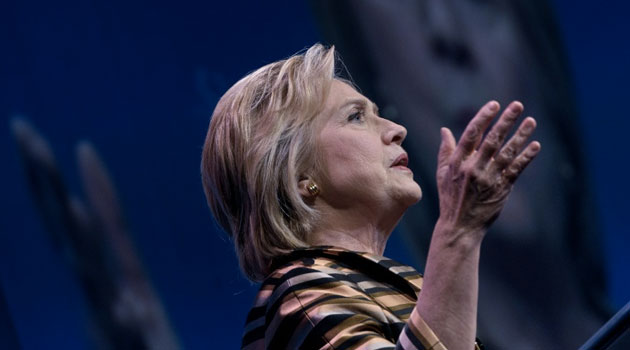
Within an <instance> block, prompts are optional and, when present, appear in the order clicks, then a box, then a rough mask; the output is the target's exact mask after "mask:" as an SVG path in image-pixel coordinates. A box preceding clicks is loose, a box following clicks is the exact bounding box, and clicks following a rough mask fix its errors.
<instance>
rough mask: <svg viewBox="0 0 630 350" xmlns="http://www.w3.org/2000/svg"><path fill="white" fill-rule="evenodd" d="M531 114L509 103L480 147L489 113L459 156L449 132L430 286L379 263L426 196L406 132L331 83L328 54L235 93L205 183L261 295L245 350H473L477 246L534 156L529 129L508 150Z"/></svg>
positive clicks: (239, 86)
mask: <svg viewBox="0 0 630 350" xmlns="http://www.w3.org/2000/svg"><path fill="white" fill-rule="evenodd" d="M522 110H523V106H522V105H521V104H520V103H519V102H513V103H512V104H510V106H508V108H506V110H505V111H504V112H503V113H502V114H501V117H500V118H499V120H498V121H497V122H496V123H495V124H494V126H493V127H492V128H491V129H490V131H489V132H488V134H487V136H486V137H483V134H484V131H485V130H486V129H488V128H489V125H490V124H491V122H492V120H493V119H494V117H495V116H496V115H497V113H498V111H499V104H498V103H497V102H495V101H491V102H489V103H487V104H486V105H485V106H483V107H482V108H481V109H480V110H479V112H478V113H477V114H476V116H475V117H474V118H473V119H472V120H471V121H470V123H469V124H468V126H467V127H466V129H465V131H464V133H463V135H462V137H461V138H460V140H459V142H456V140H455V138H454V137H453V135H452V133H451V132H450V130H448V129H446V128H442V130H441V136H442V144H441V147H440V151H439V154H438V169H437V182H438V188H439V193H440V218H439V220H438V222H437V223H436V225H435V229H434V232H433V238H432V242H431V248H430V250H429V255H428V258H427V264H426V271H425V276H424V278H422V277H421V276H420V275H419V274H418V273H417V272H415V270H414V269H413V268H411V267H408V266H404V265H401V264H399V263H396V262H394V261H392V260H389V259H387V258H384V257H382V254H383V251H384V249H385V245H386V242H387V239H388V237H389V235H390V233H391V232H392V230H393V229H394V227H395V226H396V224H397V222H398V221H399V220H400V218H401V217H402V215H403V214H404V212H405V210H406V209H407V208H409V207H410V206H411V205H413V204H415V203H416V202H418V201H419V200H420V198H421V196H422V191H421V189H420V187H419V186H418V184H417V183H416V182H415V181H414V180H413V174H412V173H411V171H410V170H409V169H408V168H407V161H408V158H407V155H406V153H405V152H404V150H403V149H402V147H401V144H402V142H403V140H404V138H405V135H406V130H405V128H403V127H402V126H400V125H397V124H395V123H393V122H391V121H388V120H386V119H383V118H381V117H379V115H378V109H377V108H376V106H375V105H374V104H373V103H372V102H371V101H369V100H368V99H367V98H365V97H364V96H362V95H361V94H360V93H358V92H357V91H356V90H355V89H354V88H353V87H352V86H351V85H350V84H349V83H347V82H345V81H343V80H342V79H340V78H338V77H336V76H335V54H334V49H333V48H331V49H326V48H324V47H323V46H321V45H319V44H317V45H314V46H313V47H311V48H310V49H309V50H308V51H306V53H304V54H303V55H296V56H294V57H291V58H289V59H287V60H282V61H278V62H275V63H272V64H269V65H267V66H264V67H262V68H260V69H258V70H256V71H255V72H253V73H251V74H249V75H248V76H246V77H245V78H243V79H241V80H240V81H239V82H237V83H236V84H235V85H234V86H233V87H232V88H230V89H229V90H228V91H227V92H226V93H225V95H224V96H223V97H222V98H221V100H220V101H219V103H218V104H217V107H216V109H215V111H214V114H213V116H212V120H211V122H210V128H209V130H208V135H207V137H206V142H205V145H204V149H203V156H202V165H201V171H202V180H203V184H204V189H205V192H206V196H207V198H208V204H209V206H210V208H211V210H212V212H213V214H214V216H215V218H216V219H217V221H218V222H219V224H220V225H221V226H222V227H223V229H225V230H226V231H227V232H228V233H229V234H230V235H231V236H232V237H233V239H234V242H235V246H236V252H237V255H238V257H239V261H240V264H241V267H242V269H243V271H244V273H245V274H246V275H247V276H248V277H249V278H250V279H252V280H255V281H263V283H262V287H261V289H260V292H259V294H258V296H257V298H256V301H255V303H254V307H253V308H252V310H251V312H250V313H249V315H248V317H247V324H246V327H245V335H244V337H243V348H246V349H259V348H269V349H285V348H308V349H311V348H325V349H340V348H343V349H345V348H366V349H382V348H393V347H394V346H396V347H400V348H402V349H415V348H419V349H445V348H448V349H467V350H469V349H472V348H473V344H474V343H475V330H476V315H477V309H476V308H477V279H478V265H479V252H480V246H481V241H482V240H483V237H484V234H485V232H486V230H487V228H488V226H489V225H490V224H491V223H492V221H493V220H494V219H496V217H497V215H498V214H499V212H500V210H501V208H502V207H503V204H504V203H505V200H506V198H507V196H508V194H509V192H510V190H511V188H512V184H513V183H514V181H515V180H516V178H517V177H518V175H519V174H520V173H521V172H522V171H523V169H524V168H525V167H526V166H527V165H528V164H529V162H530V161H531V160H532V159H533V158H534V156H535V155H536V154H537V153H538V151H539V150H540V144H539V143H538V142H535V141H534V142H531V143H529V144H528V145H526V141H527V139H528V138H529V136H530V135H531V133H532V132H533V130H534V128H535V126H536V123H535V121H534V119H532V118H530V117H528V118H526V119H525V120H524V121H523V122H522V123H521V124H520V126H519V128H518V130H517V131H516V133H515V135H514V136H513V137H512V138H510V140H509V141H508V142H507V143H506V145H505V146H503V147H501V145H502V144H503V142H504V140H505V138H506V135H507V133H508V132H509V130H510V129H511V128H512V126H513V125H514V123H515V121H516V119H517V118H518V116H519V115H520V113H521V112H522ZM521 150H522V151H521ZM420 289H422V290H421V291H420Z"/></svg>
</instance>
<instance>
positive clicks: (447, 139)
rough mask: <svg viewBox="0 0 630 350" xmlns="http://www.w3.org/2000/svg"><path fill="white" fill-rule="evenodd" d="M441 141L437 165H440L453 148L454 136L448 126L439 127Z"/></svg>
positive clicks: (451, 152)
mask: <svg viewBox="0 0 630 350" xmlns="http://www.w3.org/2000/svg"><path fill="white" fill-rule="evenodd" d="M440 134H442V142H441V143H440V150H439V151H438V167H439V166H442V165H443V164H444V163H445V162H446V161H447V160H448V158H449V157H450V156H451V154H453V151H454V150H455V137H454V136H453V133H452V132H451V130H450V129H449V128H441V129H440Z"/></svg>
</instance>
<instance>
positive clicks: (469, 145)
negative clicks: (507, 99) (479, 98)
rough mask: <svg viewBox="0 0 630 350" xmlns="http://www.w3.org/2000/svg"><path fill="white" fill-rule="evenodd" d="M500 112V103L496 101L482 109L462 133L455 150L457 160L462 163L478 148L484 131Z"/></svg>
mask: <svg viewBox="0 0 630 350" xmlns="http://www.w3.org/2000/svg"><path fill="white" fill-rule="evenodd" d="M498 111H499V103H498V102H496V101H490V102H488V103H486V104H485V105H484V106H483V107H481V109H480V110H479V112H477V114H476V115H475V117H474V118H473V119H472V120H471V121H470V123H468V125H467V126H466V129H465V130H464V133H462V136H461V138H460V139H459V144H458V145H457V148H456V149H455V159H457V160H459V161H462V160H464V158H466V157H467V156H468V155H470V154H471V153H472V152H473V151H474V150H475V149H476V148H477V146H478V145H479V143H480V142H481V137H482V136H483V133H484V131H485V130H486V129H487V128H488V125H490V122H491V121H492V119H493V118H494V117H495V116H496V115H497V112H498Z"/></svg>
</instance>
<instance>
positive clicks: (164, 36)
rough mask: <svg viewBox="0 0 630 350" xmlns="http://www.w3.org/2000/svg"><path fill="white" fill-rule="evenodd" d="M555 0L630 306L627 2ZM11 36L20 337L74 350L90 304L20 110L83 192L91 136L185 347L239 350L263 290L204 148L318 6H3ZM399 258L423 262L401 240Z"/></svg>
mask: <svg viewBox="0 0 630 350" xmlns="http://www.w3.org/2000/svg"><path fill="white" fill-rule="evenodd" d="M554 4H555V7H556V12H557V18H558V24H559V26H560V28H561V31H562V33H563V35H564V38H565V42H566V46H567V51H568V54H569V58H570V65H571V69H572V71H573V72H574V76H575V81H576V84H577V92H578V106H579V107H580V110H581V112H582V113H581V115H580V116H575V122H576V123H580V124H581V126H582V129H583V130H584V131H585V135H584V140H583V142H584V143H585V144H586V150H587V153H586V154H584V157H586V158H587V162H588V164H589V165H590V166H589V168H590V169H591V171H592V174H593V178H594V179H595V183H593V184H592V185H593V186H595V190H596V193H597V197H596V200H597V202H598V203H597V207H598V208H599V209H600V211H601V213H600V214H601V216H602V218H603V225H604V226H603V230H602V232H603V239H604V242H605V245H604V246H605V248H606V266H607V269H608V273H609V274H610V291H611V296H612V298H613V301H614V303H615V305H616V306H618V307H619V306H621V305H622V304H623V303H625V301H626V300H628V299H630V278H629V276H628V273H627V272H626V271H627V270H626V268H627V267H628V266H630V257H629V255H628V254H627V251H628V249H629V248H630V237H629V235H628V234H629V231H630V230H629V229H628V223H627V216H628V214H629V212H628V209H629V207H630V206H629V205H628V204H627V203H628V200H627V198H628V197H629V196H630V181H628V179H627V177H628V173H629V170H630V167H629V166H628V161H629V160H630V157H628V154H627V152H628V150H630V147H628V142H629V141H628V140H629V138H628V136H627V135H628V131H629V130H630V121H629V119H630V118H629V116H628V112H627V110H628V109H629V108H628V105H629V100H630V89H629V88H628V87H627V82H628V81H630V67H629V65H628V63H629V62H630V42H629V41H628V39H627V37H628V34H629V33H630V23H629V22H628V21H627V20H626V18H627V16H626V14H627V13H628V10H630V5H628V4H627V3H625V2H621V1H618V2H617V3H614V2H608V3H606V5H605V6H604V5H603V4H602V5H599V6H595V5H593V4H592V3H589V2H575V1H569V0H556V1H554ZM0 29H1V30H0V35H1V39H0V40H1V41H0V43H1V46H0V50H1V51H0V77H1V79H2V80H1V85H0V116H2V118H3V119H2V120H3V124H2V125H1V126H0V130H2V131H1V132H2V134H1V135H2V137H1V138H0V142H1V143H0V155H1V156H2V158H1V159H2V164H3V167H2V172H1V174H2V184H3V186H2V188H3V190H2V194H3V195H2V201H1V204H0V205H1V207H0V212H1V213H2V218H1V220H0V277H1V282H2V284H1V286H2V288H3V290H4V293H5V296H6V299H7V302H8V309H9V313H10V317H11V318H12V320H13V322H14V324H15V327H16V328H17V331H18V335H19V340H20V342H21V344H22V345H23V346H24V348H26V349H44V348H51V347H54V348H65V349H77V348H86V347H89V339H88V336H87V334H86V333H85V328H84V327H85V320H86V311H85V308H84V306H85V300H84V297H83V296H82V294H81V291H80V289H79V287H78V285H77V281H76V279H75V277H74V276H73V275H72V273H71V271H70V270H69V268H68V267H67V265H66V263H65V261H64V259H63V257H62V256H61V254H59V252H57V251H55V250H54V249H53V247H52V246H51V244H50V241H49V239H48V237H47V236H46V233H45V231H44V230H43V227H42V224H41V222H40V220H39V217H38V216H37V212H36V211H35V208H34V206H33V203H32V200H31V198H30V193H29V190H28V188H27V183H26V181H25V180H24V178H23V171H22V169H21V168H20V162H19V158H18V155H17V150H16V147H15V145H14V143H13V140H12V138H11V135H10V131H9V127H8V120H9V118H10V117H12V116H16V115H22V116H25V117H26V118H27V119H28V120H30V121H31V122H33V124H34V125H35V126H36V128H37V129H39V130H40V131H41V132H42V133H43V134H44V135H45V136H46V137H47V138H48V140H49V141H50V143H51V144H52V146H53V148H54V151H55V155H56V157H57V161H58V163H59V166H60V167H61V169H62V171H63V175H64V176H65V178H66V179H67V182H68V185H69V187H70V189H71V190H72V191H73V192H74V193H77V194H79V195H80V188H79V186H78V185H77V184H78V176H77V171H76V164H75V160H74V156H75V155H74V152H75V150H74V147H75V145H76V143H77V142H78V141H80V140H84V139H87V140H90V141H92V142H93V143H94V145H95V146H96V147H97V149H98V150H99V151H100V153H101V155H102V157H103V158H104V160H105V162H106V163H107V164H108V166H109V168H110V170H111V173H112V176H113V177H114V180H115V182H116V184H117V186H118V189H119V191H120V193H121V197H122V201H123V204H124V207H125V211H126V214H127V217H128V218H129V221H130V223H131V227H132V229H133V233H134V238H135V241H136V245H137V247H138V249H139V251H140V254H141V255H142V258H143V259H144V262H145V264H146V266H147V268H148V270H149V272H150V275H151V278H152V280H153V282H154V285H155V287H156V289H157V290H158V292H159V293H160V295H161V297H162V298H163V301H164V303H165V306H166V308H167V311H168V313H169V315H170V318H171V321H172V324H173V326H174V327H175V329H176V331H177V333H178V336H179V338H180V341H181V343H182V345H183V346H184V347H185V348H190V349H197V348H200V349H206V348H236V347H237V346H238V344H239V343H240V334H241V331H242V325H243V321H244V317H245V314H246V312H247V310H248V309H249V307H250V305H251V302H252V298H253V295H254V293H255V286H252V285H251V284H249V283H248V282H247V281H246V280H245V279H244V278H243V277H242V276H241V275H240V272H239V270H238V266H237V263H236V259H235V257H234V254H233V249H232V245H231V243H230V242H229V241H227V240H226V239H225V237H224V236H223V234H221V233H220V232H218V231H217V230H216V228H215V226H214V224H213V222H212V219H211V217H210V214H209V212H208V210H207V207H206V203H205V198H204V196H203V193H202V189H201V184H200V181H199V175H198V174H199V157H200V152H201V147H202V144H203V139H204V136H205V133H206V128H207V124H208V121H209V116H210V113H211V111H212V109H213V107H214V103H216V101H217V99H218V98H219V97H220V95H221V94H222V93H223V92H224V91H225V90H226V89H227V88H228V87H229V86H230V85H231V84H232V83H234V82H235V81H236V80H237V79H238V78H240V77H241V76H242V75H244V74H245V73H247V72H249V71H251V70H253V69H255V68H257V67H259V66H261V65H263V64H265V63H268V62H271V61H273V60H276V59H279V58H282V57H286V56H289V55H291V54H293V53H295V52H296V51H298V50H300V49H302V48H304V47H307V46H310V45H311V44H313V43H315V42H317V41H320V40H321V39H320V35H319V33H318V31H317V28H316V26H315V23H314V20H313V18H312V16H311V14H310V9H309V7H308V5H307V3H305V2H301V1H265V2H262V1H247V2H233V3H229V2H218V3H212V2H201V1H199V2H178V3H175V2H151V1H135V2H128V1H78V0H76V1H71V0H63V1H54V2H49V1H41V0H40V1H28V0H23V1H16V0H5V1H3V3H2V5H0ZM541 127H544V125H543V126H541ZM388 254H389V256H391V257H393V258H395V259H398V260H401V261H403V262H405V261H407V262H410V263H411V261H412V259H411V258H409V252H406V251H405V250H404V247H403V246H402V244H401V243H400V242H399V241H398V240H397V238H396V236H395V235H394V237H393V238H392V240H391V241H390V246H389V247H388ZM51 344H53V345H54V346H51Z"/></svg>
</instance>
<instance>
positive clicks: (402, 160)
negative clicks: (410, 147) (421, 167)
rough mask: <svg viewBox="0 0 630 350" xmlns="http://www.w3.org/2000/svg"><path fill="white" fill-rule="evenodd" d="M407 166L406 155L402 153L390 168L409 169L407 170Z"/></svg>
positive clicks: (407, 158) (407, 159)
mask: <svg viewBox="0 0 630 350" xmlns="http://www.w3.org/2000/svg"><path fill="white" fill-rule="evenodd" d="M408 164H409V157H408V156H407V153H405V152H403V153H402V154H401V155H399V156H398V157H397V158H396V159H395V160H394V162H393V163H392V165H390V167H391V168H404V169H409V168H407V165H408Z"/></svg>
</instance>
